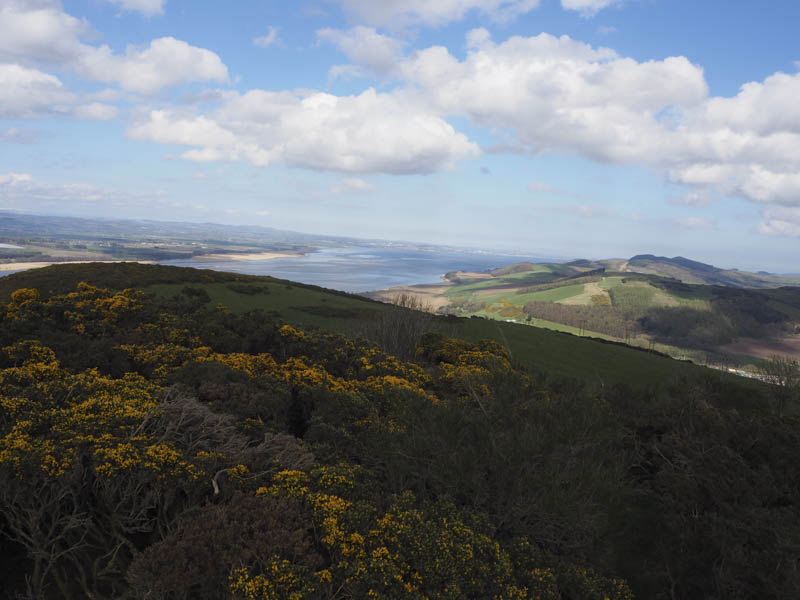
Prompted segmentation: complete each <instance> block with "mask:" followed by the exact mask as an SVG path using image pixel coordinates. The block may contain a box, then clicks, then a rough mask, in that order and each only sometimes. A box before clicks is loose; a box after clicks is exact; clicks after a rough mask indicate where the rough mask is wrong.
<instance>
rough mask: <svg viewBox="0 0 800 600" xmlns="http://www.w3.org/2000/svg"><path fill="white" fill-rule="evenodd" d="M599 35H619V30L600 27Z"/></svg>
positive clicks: (608, 26) (598, 29)
mask: <svg viewBox="0 0 800 600" xmlns="http://www.w3.org/2000/svg"><path fill="white" fill-rule="evenodd" d="M597 33H599V34H600V35H611V34H612V33H617V28H616V27H612V26H610V25H600V26H599V27H598V28H597Z"/></svg>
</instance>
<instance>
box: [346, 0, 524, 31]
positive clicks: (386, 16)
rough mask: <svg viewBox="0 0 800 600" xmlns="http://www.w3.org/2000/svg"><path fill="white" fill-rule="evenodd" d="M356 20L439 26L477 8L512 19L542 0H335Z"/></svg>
mask: <svg viewBox="0 0 800 600" xmlns="http://www.w3.org/2000/svg"><path fill="white" fill-rule="evenodd" d="M336 1H338V3H339V4H341V6H342V8H343V9H344V10H345V12H346V13H348V14H349V15H350V16H351V17H352V18H353V19H354V20H356V21H358V22H360V23H367V24H369V25H374V26H379V27H390V28H391V27H395V28H396V27H405V26H409V25H426V26H433V27H438V26H441V25H446V24H447V23H452V22H454V21H460V20H461V19H463V18H464V17H465V16H466V15H467V13H469V12H471V11H478V12H479V13H482V14H483V15H484V16H487V17H489V18H490V19H492V20H494V21H500V22H503V21H509V20H511V19H514V18H516V17H518V16H520V15H523V14H525V13H527V12H530V11H531V10H533V9H534V8H537V7H538V6H539V0H435V1H434V2H431V0H380V1H376V0H336Z"/></svg>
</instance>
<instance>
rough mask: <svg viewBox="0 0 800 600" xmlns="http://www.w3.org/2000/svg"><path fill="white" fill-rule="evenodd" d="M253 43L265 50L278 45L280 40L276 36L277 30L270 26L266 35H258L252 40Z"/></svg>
mask: <svg viewBox="0 0 800 600" xmlns="http://www.w3.org/2000/svg"><path fill="white" fill-rule="evenodd" d="M253 43H254V44H255V45H256V46H259V47H261V48H267V47H269V46H273V45H275V44H280V43H281V39H280V37H279V36H278V28H277V27H272V26H270V27H269V28H268V29H267V35H260V36H258V37H254V38H253Z"/></svg>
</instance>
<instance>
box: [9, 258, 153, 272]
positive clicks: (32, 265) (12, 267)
mask: <svg viewBox="0 0 800 600" xmlns="http://www.w3.org/2000/svg"><path fill="white" fill-rule="evenodd" d="M94 262H97V263H123V262H138V263H141V264H143V265H152V264H153V261H152V260H54V261H43V262H17V263H2V264H0V272H5V271H27V270H28V269H41V268H43V267H50V266H52V265H80V264H86V263H94Z"/></svg>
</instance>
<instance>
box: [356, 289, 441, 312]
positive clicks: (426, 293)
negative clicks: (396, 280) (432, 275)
mask: <svg viewBox="0 0 800 600" xmlns="http://www.w3.org/2000/svg"><path fill="white" fill-rule="evenodd" d="M450 285H451V284H448V283H429V284H421V285H409V286H397V287H391V288H389V289H387V290H378V291H376V292H367V293H365V294H362V295H363V296H366V297H367V298H372V299H373V300H379V301H381V302H392V301H394V299H395V298H396V297H397V296H401V295H404V294H405V295H408V296H412V297H413V298H415V299H416V300H419V301H420V302H421V303H422V305H423V306H426V307H428V309H429V310H430V311H431V312H435V311H437V310H438V309H439V308H440V307H442V306H447V305H448V304H450V299H449V298H448V297H447V296H445V295H444V294H445V292H446V291H447V289H448V288H449V287H450Z"/></svg>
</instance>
